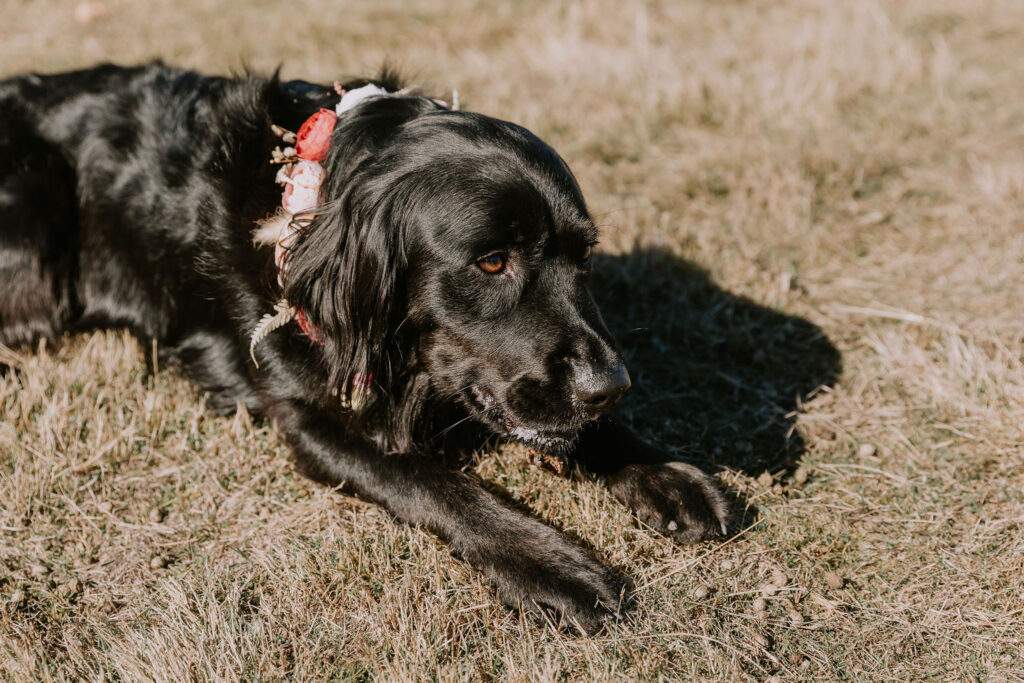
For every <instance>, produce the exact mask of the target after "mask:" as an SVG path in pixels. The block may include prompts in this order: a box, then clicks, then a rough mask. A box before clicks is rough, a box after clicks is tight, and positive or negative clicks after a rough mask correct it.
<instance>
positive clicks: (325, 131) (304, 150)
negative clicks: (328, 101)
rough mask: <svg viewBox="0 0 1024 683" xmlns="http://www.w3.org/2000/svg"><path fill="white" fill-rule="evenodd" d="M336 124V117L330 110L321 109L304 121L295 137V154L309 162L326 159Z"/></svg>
mask: <svg viewBox="0 0 1024 683" xmlns="http://www.w3.org/2000/svg"><path fill="white" fill-rule="evenodd" d="M337 122H338V115H337V114H335V113H334V112H333V111H331V110H330V109H321V110H320V111H318V112H317V113H315V114H313V115H312V116H310V117H309V118H308V119H306V122H305V123H303V124H302V128H299V133H298V135H297V136H296V137H297V140H296V142H295V154H296V155H297V156H298V157H299V158H300V159H308V160H309V161H323V160H324V159H325V158H327V147H328V146H329V145H330V142H331V133H332V132H333V131H334V125H335V124H336V123H337Z"/></svg>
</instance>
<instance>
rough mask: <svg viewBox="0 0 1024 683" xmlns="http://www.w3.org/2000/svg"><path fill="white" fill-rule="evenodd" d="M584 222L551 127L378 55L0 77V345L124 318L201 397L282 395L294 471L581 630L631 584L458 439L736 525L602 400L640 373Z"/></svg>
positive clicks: (698, 531)
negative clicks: (414, 89)
mask: <svg viewBox="0 0 1024 683" xmlns="http://www.w3.org/2000/svg"><path fill="white" fill-rule="evenodd" d="M282 187H283V190H282ZM596 242H597V230H596V228H595V226H594V223H593V221H592V220H591V218H590V216H589V215H588V212H587V208H586V205H585V203H584V200H583V197H582V195H581V193H580V189H579V187H578V185H577V183H576V181H575V179H574V178H573V175H572V173H571V172H570V171H569V169H568V167H567V166H566V164H565V163H564V162H563V160H562V159H561V158H560V157H559V156H558V155H557V154H556V153H555V152H554V151H553V150H552V149H551V148H550V147H549V146H547V145H546V144H544V143H543V142H542V141H541V140H539V139H538V138H537V137H536V136H534V135H532V134H531V133H530V132H529V131H527V130H525V129H523V128H521V127H519V126H516V125H513V124H511V123H507V122H504V121H499V120H496V119H493V118H489V117H486V116H482V115H479V114H474V113H470V112H465V111H455V110H452V109H450V108H448V107H447V106H446V104H445V103H443V102H440V101H438V100H433V99H430V98H427V97H423V96H419V95H415V94H412V93H409V92H406V91H405V90H404V89H403V88H402V86H401V84H400V83H399V82H398V79H397V78H395V77H394V76H393V75H391V74H389V73H384V74H382V75H381V76H380V77H378V78H375V79H372V80H357V81H352V82H349V83H344V84H341V83H338V84H334V85H333V86H326V85H325V86H321V85H315V84H310V83H306V82H302V81H291V82H280V81H279V80H278V79H277V78H269V79H262V78H256V77H246V78H213V77H205V76H201V75H198V74H196V73H192V72H188V71H182V70H177V69H172V68H168V67H165V66H163V65H159V64H155V65H150V66H143V67H138V68H121V67H116V66H101V67H98V68H95V69H91V70H87V71H79V72H75V73H66V74H58V75H48V76H39V75H26V76H21V77H16V78H12V79H9V80H7V81H4V82H2V83H0V343H2V344H4V345H9V346H13V345H28V344H33V343H35V342H37V341H38V340H39V339H41V338H55V337H59V336H60V335H61V334H63V333H64V332H66V331H74V330H83V329H93V328H109V327H121V328H128V329H129V330H130V331H131V332H132V334H133V335H134V336H135V337H137V338H138V339H139V340H140V341H141V342H142V344H143V345H144V346H145V347H146V348H149V346H150V345H151V344H153V343H154V342H155V343H156V345H157V347H158V348H159V350H160V356H161V362H164V363H170V364H173V365H175V366H177V367H179V368H180V369H181V371H182V372H184V373H185V375H187V376H188V377H190V378H191V379H192V380H194V381H195V382H196V383H197V384H198V385H199V386H200V387H201V388H202V390H203V391H205V392H207V393H208V395H209V405H210V406H211V407H212V408H213V409H215V410H217V411H218V412H222V413H227V412H230V411H233V410H235V408H236V406H237V405H238V404H239V403H241V404H244V405H245V406H246V408H247V409H248V410H249V411H251V412H252V413H255V414H261V415H265V416H267V417H269V418H271V419H272V420H273V421H274V422H275V423H276V424H277V426H278V428H279V429H280V430H281V432H282V433H283V434H284V436H285V438H286V439H287V441H288V443H289V445H290V447H291V448H292V450H293V451H294V454H295V459H296V463H297V465H298V468H299V469H300V470H301V471H302V472H303V473H304V474H305V475H307V476H309V477H311V478H313V479H315V480H317V481H320V482H323V483H324V484H327V485H329V486H332V487H333V486H338V487H342V489H343V490H346V491H351V492H354V493H356V494H358V495H360V496H362V497H365V498H366V499H369V500H372V501H374V502H376V503H378V504H380V505H382V506H383V507H385V508H386V509H387V510H389V511H390V512H391V513H392V514H393V515H394V516H395V517H397V518H398V519H400V520H402V521H404V522H407V523H410V524H420V525H423V526H425V527H427V528H429V529H431V530H432V531H433V532H434V533H436V534H438V535H439V536H440V537H442V538H444V539H445V540H446V541H448V542H449V543H450V544H451V546H452V549H453V551H454V552H455V553H456V554H457V555H459V556H460V557H462V558H464V559H465V560H466V561H467V562H469V563H471V564H472V565H473V566H475V567H477V568H478V569H479V570H480V571H482V572H484V573H485V574H486V575H487V577H488V578H489V580H490V581H491V582H492V583H493V584H494V586H495V587H496V589H497V592H498V594H499V596H500V597H501V599H502V600H504V601H505V602H507V603H509V604H510V605H513V606H517V607H519V608H521V609H524V610H529V611H543V612H546V613H553V614H554V615H556V616H557V617H559V618H562V619H565V620H566V621H567V622H570V623H573V624H576V625H577V626H578V627H580V628H581V629H583V630H585V631H588V632H592V631H595V630H597V629H599V628H600V626H601V624H602V623H603V621H604V620H605V619H606V618H607V616H609V615H611V614H613V613H615V612H617V611H618V610H619V608H620V606H621V605H620V603H621V601H622V599H623V596H624V595H625V591H624V586H623V583H622V582H621V581H620V580H619V579H617V578H616V577H615V576H613V574H612V573H611V572H609V570H608V569H607V568H605V567H604V566H603V565H602V564H601V562H599V561H598V560H597V559H596V558H595V556H594V555H593V553H592V552H590V551H589V550H587V549H584V548H582V547H580V546H579V545H577V544H576V543H574V542H573V541H571V540H570V539H569V538H568V537H566V536H565V535H564V534H562V533H561V532H559V531H557V530H555V529H553V528H551V527H550V526H547V525H545V524H543V523H541V522H540V521H538V520H536V519H534V518H533V517H531V516H530V515H528V514H526V513H524V512H523V511H522V510H520V509H519V508H517V507H516V506H514V505H512V504H510V503H508V502H506V501H505V500H504V499H502V498H501V497H499V496H497V495H495V494H493V493H491V492H489V491H488V490H487V489H486V488H484V487H483V486H482V485H481V483H480V482H479V481H477V480H476V479H474V478H473V477H472V476H470V475H469V474H466V473H464V472H461V471H459V470H458V469H457V468H454V467H452V466H451V458H452V457H458V454H459V453H460V452H465V451H466V450H468V449H472V448H474V447H478V446H479V445H480V444H481V443H482V441H483V440H484V439H486V438H488V436H489V435H490V436H497V437H500V438H508V439H514V440H517V441H520V442H523V443H525V444H528V445H529V446H531V447H532V448H534V449H536V450H537V451H540V452H542V453H544V454H549V455H550V456H551V457H553V458H555V460H556V462H572V463H574V464H576V465H577V466H578V467H580V468H581V469H582V470H584V471H588V472H591V473H593V474H595V475H597V476H599V477H600V478H601V480H602V481H604V482H606V484H607V486H608V487H609V489H610V491H611V492H612V493H613V494H614V495H615V497H616V498H617V499H619V500H620V501H622V502H623V503H624V504H625V505H627V506H629V507H630V508H631V509H632V510H634V511H635V513H636V514H637V515H638V516H639V517H640V519H642V520H643V521H644V522H646V523H647V524H649V525H651V526H652V527H654V528H656V529H658V530H660V531H661V532H663V533H665V534H667V535H669V536H671V537H673V538H675V539H677V540H679V541H681V542H693V541H700V540H703V539H708V538H712V537H716V536H719V535H721V534H723V533H725V529H726V514H727V513H726V504H725V500H724V498H723V496H722V494H721V492H720V491H719V490H718V488H717V487H716V486H715V485H714V483H713V481H712V480H711V479H710V478H709V477H708V476H706V475H705V474H703V473H702V472H700V471H699V470H698V469H696V468H694V467H692V466H690V465H687V464H684V463H681V462H677V461H676V460H675V459H674V458H673V457H672V456H671V455H669V454H667V453H664V452H661V451H659V450H657V449H655V448H653V447H651V446H649V445H647V444H645V443H643V442H641V441H640V440H638V439H637V438H636V437H635V436H634V435H633V434H632V433H631V432H630V431H629V430H628V429H626V428H625V427H623V426H621V425H620V424H618V423H616V422H615V421H614V420H613V419H612V418H610V417H608V416H607V411H608V409H609V408H611V407H612V406H613V405H614V404H615V403H616V402H617V401H618V400H619V398H620V397H621V396H622V395H623V393H624V392H625V391H626V390H627V389H629V387H630V379H629V375H628V373H627V371H626V368H625V365H624V363H623V360H622V357H621V354H620V351H619V349H618V347H617V345H616V343H615V341H614V339H613V338H612V336H611V335H610V334H609V332H608V330H607V329H606V327H605V324H604V323H603V321H602V319H601V316H600V313H599V312H598V310H597V307H596V306H595V304H594V301H593V299H592V298H591V295H590V292H589V291H588V289H587V282H588V278H589V276H590V272H591V268H592V258H591V253H592V250H593V247H594V246H595V244H596Z"/></svg>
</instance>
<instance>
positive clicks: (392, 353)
mask: <svg viewBox="0 0 1024 683" xmlns="http://www.w3.org/2000/svg"><path fill="white" fill-rule="evenodd" d="M325 169H326V176H327V178H326V181H325V182H324V185H323V186H322V189H321V192H322V199H323V200H324V202H325V203H324V205H323V207H322V208H321V210H320V211H319V213H318V215H317V216H316V218H315V219H314V220H313V221H312V222H311V224H310V225H308V226H307V227H306V228H305V229H303V230H302V231H301V232H300V235H299V238H298V239H297V240H296V243H295V244H294V246H293V247H292V248H291V250H290V252H291V253H290V256H289V259H290V260H289V264H290V265H289V271H288V281H287V283H286V296H287V298H288V300H289V301H291V302H292V303H293V304H296V305H298V306H299V307H301V308H302V309H303V310H304V311H305V312H306V315H307V316H308V317H309V318H310V319H311V321H312V322H313V323H314V324H316V325H317V326H318V327H319V328H320V330H321V331H322V333H323V336H324V337H325V340H326V343H325V347H324V351H325V359H326V361H327V363H328V366H329V368H330V371H331V382H330V383H331V384H332V385H333V386H334V387H335V388H339V389H342V390H346V389H347V385H348V383H350V382H351V378H352V377H353V376H354V375H355V374H356V373H372V374H373V377H374V382H375V384H376V385H378V386H377V390H378V392H380V393H383V394H385V395H386V394H388V393H389V392H390V393H393V392H397V391H399V388H398V386H397V385H396V382H398V381H399V380H400V378H402V377H403V376H405V377H408V376H410V375H417V376H419V377H420V378H421V379H420V380H419V382H420V384H425V385H426V386H429V393H430V395H431V396H432V397H433V398H434V399H436V400H441V401H454V402H457V403H460V404H461V405H462V406H463V407H464V408H465V409H467V410H468V411H469V412H470V413H471V414H472V415H473V416H475V417H476V418H477V419H478V420H479V421H480V422H482V423H484V424H485V425H487V426H489V427H490V428H492V429H493V430H494V431H496V432H498V433H500V434H505V435H508V436H512V437H515V438H518V439H521V440H523V441H526V442H530V443H533V444H535V445H538V446H542V447H546V448H551V447H558V446H559V445H562V444H565V443H568V442H569V441H571V439H572V437H573V436H574V434H575V433H576V431H577V430H578V429H579V428H580V427H582V426H583V425H584V424H586V423H587V422H589V421H591V420H592V419H594V418H595V417H596V416H597V415H599V414H601V413H602V412H604V411H606V410H607V409H608V408H609V407H610V406H612V405H613V404H614V403H615V402H616V401H617V400H618V399H619V398H620V397H621V396H622V394H623V393H624V392H625V391H626V390H627V389H628V388H629V386H630V380H629V375H628V373H627V371H626V368H625V365H624V364H623V361H622V357H621V354H620V352H619V350H618V347H617V345H616V343H615V341H614V340H613V339H612V337H611V335H610V334H609V332H608V330H607V328H606V327H605V324H604V322H603V321H602V319H601V315H600V313H599V312H598V309H597V306H596V305H595V303H594V300H593V298H592V297H591V294H590V292H589V290H588V288H587V281H588V280H589V278H590V272H591V267H592V266H591V252H592V248H593V246H594V244H595V243H596V240H597V230H596V228H595V226H594V224H593V221H592V220H591V218H590V216H589V215H588V213H587V209H586V205H585V204H584V201H583V198H582V195H581V193H580V190H579V187H578V185H577V183H576V181H575V179H574V178H573V176H572V173H571V172H570V171H569V169H568V167H567V166H566V165H565V163H564V162H563V161H562V159H561V158H560V157H559V156H558V155H557V154H556V153H555V152H554V151H553V150H552V149H551V148H550V147H548V146H547V145H546V144H545V143H543V142H542V141H541V140H539V139H538V138H537V137H536V136H534V135H533V134H531V133H530V132H528V131H527V130H525V129H523V128H521V127H519V126H516V125H513V124H510V123H506V122H503V121H498V120H495V119H491V118H488V117H485V116H482V115H479V114H472V113H467V112H456V111H449V110H447V109H445V108H443V107H440V106H438V105H437V104H435V103H434V102H433V101H431V100H429V99H426V98H422V97H413V96H388V97H378V98H372V99H369V100H366V101H365V102H363V103H361V104H360V105H358V106H357V107H355V108H354V109H352V110H351V111H349V112H346V113H345V114H343V115H342V117H341V118H340V119H339V122H338V126H337V128H336V130H335V132H334V135H333V137H332V140H331V148H330V152H329V154H328V159H327V161H326V164H325ZM424 378H425V379H424ZM395 398H396V400H397V398H399V397H395Z"/></svg>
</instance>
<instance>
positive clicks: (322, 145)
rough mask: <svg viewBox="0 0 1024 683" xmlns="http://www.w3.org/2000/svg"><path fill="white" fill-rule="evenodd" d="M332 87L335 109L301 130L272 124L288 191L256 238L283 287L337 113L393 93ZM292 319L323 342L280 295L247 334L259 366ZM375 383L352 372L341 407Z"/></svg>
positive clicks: (316, 201) (360, 398) (276, 160)
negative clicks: (267, 344) (260, 348)
mask: <svg viewBox="0 0 1024 683" xmlns="http://www.w3.org/2000/svg"><path fill="white" fill-rule="evenodd" d="M334 89H335V91H336V92H337V93H338V94H339V95H340V96H341V99H340V100H339V101H338V104H337V106H336V107H335V108H334V110H333V111H332V110H330V109H321V110H319V111H318V112H316V113H315V114H313V115H312V116H310V117H309V118H308V119H306V121H305V122H304V123H303V124H302V126H301V127H300V128H299V132H298V133H293V132H291V131H288V130H285V129H284V128H281V127H280V126H276V125H275V126H271V130H273V131H274V134H275V135H277V136H278V137H279V138H281V142H282V143H283V144H284V145H285V147H284V148H282V147H280V146H278V147H275V148H274V151H273V153H272V154H271V158H270V163H272V164H280V166H281V167H280V169H279V170H278V172H277V176H276V178H275V180H276V181H277V183H278V184H279V185H283V186H284V191H283V192H282V194H281V209H280V210H278V212H277V213H276V214H275V215H274V216H273V217H272V218H270V219H268V220H266V221H261V222H260V227H259V229H258V230H257V231H256V234H255V236H254V239H255V241H256V243H257V244H266V245H270V244H273V245H274V264H275V265H276V266H277V282H278V285H280V286H281V287H284V280H285V276H286V274H287V271H288V248H289V247H290V245H291V242H292V240H293V239H294V238H295V235H296V234H297V233H298V230H299V227H298V226H297V223H296V220H295V219H296V218H302V217H306V216H312V215H313V213H314V211H315V209H316V208H317V207H318V206H319V205H320V185H321V184H322V183H323V179H324V168H323V166H322V165H321V163H320V162H322V161H323V160H324V159H326V158H327V150H328V148H329V147H330V142H331V134H332V133H333V132H334V128H335V126H336V125H337V123H338V116H340V115H341V114H342V113H343V112H345V111H348V110H349V109H351V108H352V107H354V106H356V104H358V103H359V102H361V101H362V100H364V99H366V98H368V97H379V96H382V95H388V94H389V93H388V91H387V90H385V89H384V88H381V87H379V86H377V85H373V84H372V83H371V84H369V85H364V86H363V87H361V88H355V89H353V90H348V91H346V90H344V89H343V88H342V87H341V84H340V83H337V82H336V83H335V84H334ZM293 320H294V321H295V322H296V323H297V324H298V325H299V328H300V329H301V330H302V332H303V334H305V335H306V336H307V337H309V338H310V339H311V340H312V341H314V342H316V343H317V344H320V345H321V346H322V345H323V343H324V339H323V335H322V334H321V332H320V330H319V329H318V328H317V327H316V325H314V324H313V323H311V322H310V320H309V318H308V317H307V316H306V314H305V313H304V312H303V311H302V310H301V309H298V308H296V307H294V306H292V305H291V304H289V303H288V301H287V300H286V299H284V298H281V299H280V300H279V301H278V302H277V303H276V304H274V312H273V313H267V314H266V315H264V316H263V317H262V318H261V319H260V321H259V323H258V324H257V325H256V327H255V329H253V331H252V335H251V337H250V338H249V356H250V357H251V358H252V362H253V364H254V365H255V366H256V367H257V368H258V367H259V362H258V361H257V360H256V346H257V345H258V344H259V343H260V342H261V341H263V340H264V339H266V338H267V336H268V335H269V334H270V333H271V332H273V331H275V330H277V329H279V328H281V327H284V326H285V325H287V324H288V323H289V322H291V321H293ZM372 385H373V374H372V373H362V372H359V373H356V374H355V376H354V377H353V378H352V387H351V390H350V391H349V395H348V396H342V397H341V400H342V405H343V407H346V408H347V407H351V408H353V409H358V408H360V407H361V406H362V405H363V404H364V403H365V402H366V399H367V398H368V395H369V394H370V390H371V387H372Z"/></svg>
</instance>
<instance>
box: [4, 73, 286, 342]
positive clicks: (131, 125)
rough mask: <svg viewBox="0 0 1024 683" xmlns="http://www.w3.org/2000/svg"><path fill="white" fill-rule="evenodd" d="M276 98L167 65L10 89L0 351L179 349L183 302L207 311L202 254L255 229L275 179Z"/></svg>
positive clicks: (33, 80) (251, 83) (32, 79)
mask: <svg viewBox="0 0 1024 683" xmlns="http://www.w3.org/2000/svg"><path fill="white" fill-rule="evenodd" d="M266 84H267V81H257V80H256V79H225V78H209V77H203V76H199V75H198V74H195V73H192V72H188V71H183V70H178V69H171V68H168V67H165V66H162V65H158V64H156V65H150V66H144V67H135V68H122V67H115V66H109V65H108V66H100V67H97V68H95V69H90V70H87V71H78V72H73V73H67V74H59V75H52V76H37V75H27V76H20V77H17V78H14V79H11V80H8V81H5V82H3V83H0V292H3V293H4V296H3V297H0V343H2V344H6V345H20V344H26V343H32V342H34V341H35V340H36V339H38V338H40V337H52V336H56V335H58V334H60V333H61V332H62V331H63V330H66V329H69V328H79V327H81V328H88V327H97V326H103V327H105V326H119V327H128V328H129V329H131V330H132V332H133V333H135V334H136V335H137V336H139V337H140V338H142V339H147V338H160V339H167V338H169V337H171V338H172V337H173V336H174V331H175V327H176V326H177V325H178V321H179V319H180V318H181V317H183V316H187V315H190V314H192V313H195V311H189V310H181V309H182V302H191V305H195V306H200V307H202V306H206V305H207V304H206V303H204V302H206V301H207V300H208V298H209V297H204V291H203V290H204V284H203V282H202V280H201V279H200V278H197V276H196V273H197V269H196V268H195V263H194V255H195V254H196V253H198V251H201V250H197V249H196V242H197V241H198V240H202V239H210V240H218V239H219V240H223V239H224V236H223V235H218V234H205V235H204V234H201V233H202V226H203V225H218V226H223V225H225V224H230V223H231V221H224V220H222V217H223V216H224V215H227V214H236V215H239V216H247V215H251V212H252V211H253V210H255V209H254V208H253V207H250V206H246V205H247V204H248V203H250V202H251V201H252V200H255V201H256V202H258V201H259V200H260V198H259V197H258V196H255V197H250V196H248V195H247V194H246V193H247V192H251V191H252V189H253V188H254V187H258V186H260V183H258V182H257V180H258V179H257V178H255V177H252V176H253V174H254V173H260V172H263V173H264V174H269V173H272V170H271V169H270V168H269V166H268V165H267V164H266V163H265V157H266V154H267V152H266V149H265V147H266V145H264V144H260V143H261V142H262V141H263V140H264V139H265V138H267V137H268V136H269V132H268V131H267V118H268V117H267V113H266V112H265V110H264V103H263V101H262V98H263V92H264V90H265V88H266ZM212 170H215V172H211V171H212ZM263 184H264V185H266V186H268V187H272V183H263ZM214 185H217V186H216V187H214ZM252 194H253V195H258V193H252ZM246 209H250V210H249V211H247V210H246ZM204 212H205V213H206V214H210V215H209V216H206V217H204V216H203V215H200V214H203V213H204ZM249 227H250V226H249V225H245V226H241V227H240V230H243V231H246V230H248V228H249ZM239 241H240V242H244V240H239ZM172 301H173V302H175V305H174V306H171V305H169V302H172ZM185 308H186V309H188V308H189V305H186V306H185ZM204 312H205V313H209V312H206V311H204ZM204 317H205V316H204Z"/></svg>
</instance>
